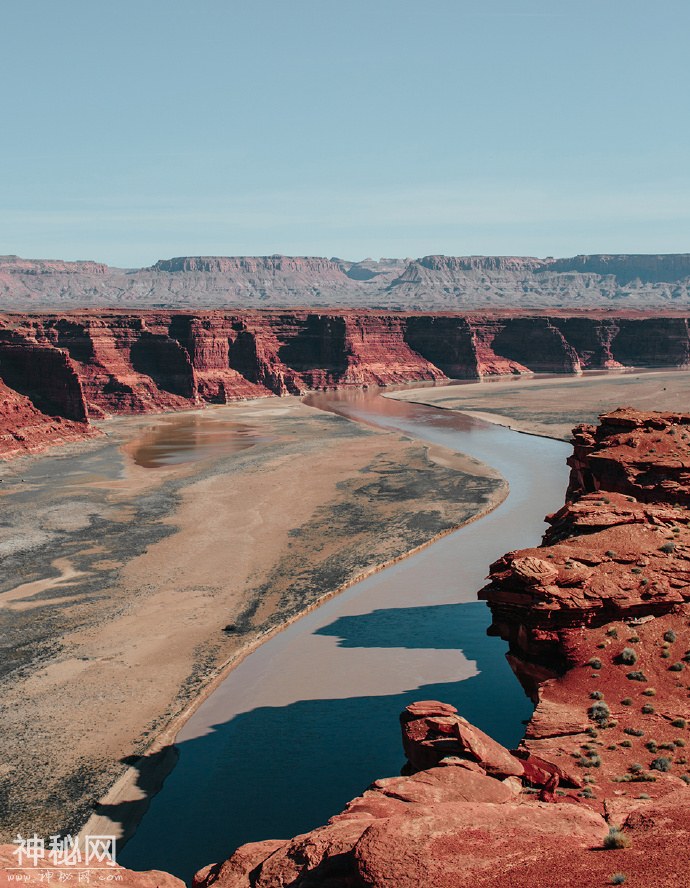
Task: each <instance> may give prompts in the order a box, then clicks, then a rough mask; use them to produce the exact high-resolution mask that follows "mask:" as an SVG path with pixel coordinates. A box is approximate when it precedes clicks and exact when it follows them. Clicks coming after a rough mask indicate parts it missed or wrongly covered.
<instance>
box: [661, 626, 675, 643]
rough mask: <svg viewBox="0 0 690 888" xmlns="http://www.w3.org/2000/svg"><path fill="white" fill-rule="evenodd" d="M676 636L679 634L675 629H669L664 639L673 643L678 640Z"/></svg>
mask: <svg viewBox="0 0 690 888" xmlns="http://www.w3.org/2000/svg"><path fill="white" fill-rule="evenodd" d="M676 638H677V635H676V633H675V632H674V631H673V629H667V630H666V632H664V641H668V642H669V643H671V644H672V643H673V642H674V641H675V640H676Z"/></svg>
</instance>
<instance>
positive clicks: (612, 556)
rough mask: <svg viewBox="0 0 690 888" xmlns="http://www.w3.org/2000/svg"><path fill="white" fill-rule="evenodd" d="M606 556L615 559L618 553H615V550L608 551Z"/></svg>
mask: <svg viewBox="0 0 690 888" xmlns="http://www.w3.org/2000/svg"><path fill="white" fill-rule="evenodd" d="M604 554H605V555H606V557H607V558H615V557H616V553H615V552H614V551H613V549H607V550H606V552H604Z"/></svg>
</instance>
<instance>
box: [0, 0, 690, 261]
mask: <svg viewBox="0 0 690 888" xmlns="http://www.w3.org/2000/svg"><path fill="white" fill-rule="evenodd" d="M0 16H1V18H0V22H1V23H2V28H3V33H4V40H3V51H2V53H1V54H0V99H1V105H0V158H2V169H3V173H4V175H3V181H2V188H0V254H18V255H22V256H25V257H31V258H39V257H40V258H62V259H95V260H98V261H102V262H108V263H110V264H112V265H119V266H125V267H134V266H142V265H149V264H152V263H153V262H155V261H156V260H157V259H160V258H167V257H171V256H180V255H249V254H251V255H265V254H271V253H284V254H290V255H323V256H339V257H342V258H346V259H363V258H365V257H370V256H371V257H375V258H378V257H380V256H395V257H400V258H404V257H417V256H423V255H427V254H431V253H445V254H448V255H469V254H484V255H490V254H501V255H534V256H571V255H575V254H577V253H591V252H654V253H656V252H690V163H689V162H688V161H689V159H690V113H688V112H689V110H690V109H689V107H688V106H689V104H690V88H689V87H690V53H689V52H688V48H687V40H688V34H689V33H690V3H689V2H688V0H657V2H656V3H651V2H649V0H116V2H113V0H3V3H2V10H1V12H0Z"/></svg>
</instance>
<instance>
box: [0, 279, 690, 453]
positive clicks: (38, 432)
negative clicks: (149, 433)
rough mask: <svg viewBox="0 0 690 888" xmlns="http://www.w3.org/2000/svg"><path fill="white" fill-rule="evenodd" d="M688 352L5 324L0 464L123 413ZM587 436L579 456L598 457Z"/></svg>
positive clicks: (287, 331) (480, 325) (546, 337)
mask: <svg viewBox="0 0 690 888" xmlns="http://www.w3.org/2000/svg"><path fill="white" fill-rule="evenodd" d="M65 273H67V272H65ZM70 273H72V272H70ZM636 343H637V345H636ZM689 354H690V336H689V334H688V326H687V323H686V321H685V320H684V319H680V318H670V317H666V318H663V317H662V318H657V317H639V318H636V319H635V320H631V319H629V318H618V319H615V318H597V317H590V316H587V317H583V316H578V317H566V316H548V317H546V316H542V315H517V316H516V315H515V314H514V313H504V314H500V315H499V314H495V315H478V314H472V315H458V314H435V315H422V314H402V313H385V312H376V311H330V312H312V311H307V310H294V309H293V310H290V311H243V312H229V311H200V312H170V311H163V310H159V311H149V312H143V311H141V312H126V313H123V312H91V311H78V312H76V311H75V312H69V313H65V314H48V313H47V314H31V315H20V314H5V315H0V381H1V382H2V384H3V392H4V394H3V397H2V400H0V424H1V432H0V455H7V454H13V453H17V452H22V451H25V450H35V449H40V448H41V447H42V446H45V445H46V444H49V443H51V442H58V441H64V440H74V439H77V438H79V437H82V436H83V435H84V434H86V433H88V432H89V420H91V419H98V418H102V417H104V416H107V415H111V414H119V413H125V414H126V413H145V412H151V411H157V410H181V409H189V408H192V407H196V406H200V405H203V404H205V403H215V404H218V403H221V404H222V403H226V402H228V401H232V400H237V399H241V398H256V397H264V396H269V395H285V394H294V395H299V394H301V393H303V392H306V391H308V390H310V389H334V388H339V387H342V386H351V385H352V386H355V385H359V386H366V385H389V384H393V383H405V382H413V381H435V380H442V379H445V378H447V377H454V378H460V379H480V378H482V377H485V376H493V375H511V374H519V373H533V372H544V371H547V372H552V373H571V374H572V373H579V372H580V370H581V369H582V368H587V369H597V368H599V369H606V368H612V367H619V366H622V365H623V364H627V365H634V366H658V365H659V364H660V363H662V362H663V363H665V365H666V366H678V367H685V366H687V364H688V360H689V359H688V355H689ZM58 426H59V430H58ZM57 431H59V434H58V433H57ZM587 434H589V433H588V432H586V431H584V432H582V434H581V442H580V443H579V445H578V446H579V449H582V448H583V447H585V448H586V447H587V446H589V445H588V443H587V442H588V439H587Z"/></svg>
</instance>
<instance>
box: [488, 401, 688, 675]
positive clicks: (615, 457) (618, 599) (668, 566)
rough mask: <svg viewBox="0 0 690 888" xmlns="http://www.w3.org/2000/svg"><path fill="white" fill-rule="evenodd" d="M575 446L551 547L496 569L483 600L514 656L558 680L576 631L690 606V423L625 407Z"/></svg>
mask: <svg viewBox="0 0 690 888" xmlns="http://www.w3.org/2000/svg"><path fill="white" fill-rule="evenodd" d="M574 444H575V454H574V456H573V457H571V459H570V464H571V465H572V467H573V474H572V477H571V482H570V487H569V490H568V499H569V501H568V502H566V505H565V506H564V507H563V508H562V509H560V510H559V511H558V512H556V514H555V515H551V516H549V517H548V518H547V520H548V522H549V523H550V524H551V528H550V529H549V530H548V531H547V533H546V534H545V538H544V542H543V543H542V545H541V546H539V547H537V548H533V549H524V550H521V551H518V552H509V553H508V554H506V555H504V556H503V557H502V558H500V559H499V560H498V561H496V562H495V563H494V564H492V566H491V573H490V580H491V582H490V583H489V585H488V586H486V587H485V589H484V590H483V591H482V593H481V594H482V597H483V598H485V599H486V601H488V603H489V606H490V607H491V611H492V615H493V625H492V630H491V631H492V632H493V633H494V634H498V635H500V636H501V637H503V638H504V639H506V640H507V641H508V642H509V643H510V649H511V654H512V655H513V656H515V657H518V658H520V659H522V660H526V661H530V662H532V663H538V664H540V665H542V666H547V667H549V668H552V669H555V670H556V671H562V670H563V669H566V668H568V667H569V666H571V665H572V662H571V659H572V658H571V652H570V645H569V642H568V633H569V632H570V631H572V630H578V629H582V628H583V627H593V626H602V625H604V624H606V623H609V622H612V621H616V620H624V619H640V618H644V617H650V616H660V615H662V614H666V613H669V612H672V611H675V610H677V609H678V608H679V607H681V608H682V606H683V605H684V604H685V603H686V602H688V601H690V528H689V527H688V521H689V519H690V512H688V511H687V509H686V508H685V504H686V503H688V501H689V496H690V471H689V468H690V416H688V415H685V414H668V413H651V412H642V411H636V410H632V409H630V408H623V409H621V410H616V411H613V412H612V413H609V414H605V415H603V416H602V417H601V425H600V426H598V427H597V428H595V427H593V426H578V427H577V428H576V429H575V439H574ZM677 504H683V506H682V507H679V506H678V505H677Z"/></svg>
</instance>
